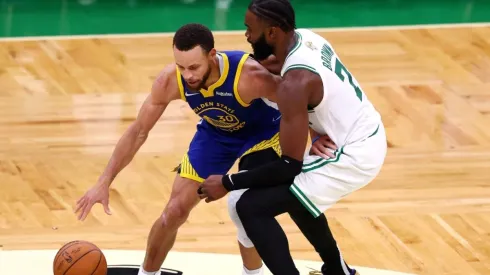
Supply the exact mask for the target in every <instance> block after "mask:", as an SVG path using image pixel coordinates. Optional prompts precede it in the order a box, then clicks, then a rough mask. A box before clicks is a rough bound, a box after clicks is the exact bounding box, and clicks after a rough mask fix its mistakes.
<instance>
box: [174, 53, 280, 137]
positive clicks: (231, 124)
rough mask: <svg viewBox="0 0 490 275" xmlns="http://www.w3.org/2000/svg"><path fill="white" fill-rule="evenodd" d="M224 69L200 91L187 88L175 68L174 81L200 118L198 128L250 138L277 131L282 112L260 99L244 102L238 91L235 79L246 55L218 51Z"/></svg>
mask: <svg viewBox="0 0 490 275" xmlns="http://www.w3.org/2000/svg"><path fill="white" fill-rule="evenodd" d="M218 54H219V55H221V57H222V61H223V68H222V73H221V76H220V78H219V79H218V81H217V82H216V83H214V84H213V85H211V86H209V88H208V89H207V90H206V89H201V90H200V91H199V92H195V91H192V90H190V89H189V88H188V87H187V85H186V82H185V81H184V79H183V77H182V75H181V74H180V72H179V70H178V68H177V81H178V85H179V89H180V93H181V97H182V99H183V100H185V101H187V103H188V104H189V106H190V107H191V108H192V109H193V110H194V112H195V113H196V114H197V115H199V116H200V117H201V118H202V121H201V125H200V127H205V128H209V129H210V130H213V131H217V132H219V133H222V134H223V135H225V136H230V137H233V138H234V137H237V138H242V137H245V138H246V137H249V136H254V135H257V134H259V133H260V132H261V131H267V132H269V133H271V132H278V131H279V122H280V117H281V114H280V112H279V110H277V109H276V108H275V107H271V106H270V105H268V104H267V103H266V102H265V101H264V100H263V99H255V100H254V101H252V102H251V103H250V104H246V103H245V102H243V100H242V99H241V98H240V95H239V94H238V81H239V79H240V74H241V71H242V67H243V64H244V63H245V61H246V60H247V58H248V56H249V54H247V53H245V52H242V51H221V52H218Z"/></svg>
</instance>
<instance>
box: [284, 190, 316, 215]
mask: <svg viewBox="0 0 490 275" xmlns="http://www.w3.org/2000/svg"><path fill="white" fill-rule="evenodd" d="M289 191H291V193H293V195H294V196H295V197H296V198H297V199H298V200H299V202H301V204H302V205H303V206H304V207H305V208H306V210H308V212H310V213H311V215H313V217H315V218H316V217H318V216H320V215H321V214H322V212H321V211H320V210H319V209H318V208H317V207H316V206H315V204H313V202H311V201H310V199H308V197H307V196H306V195H305V194H304V193H303V192H302V191H301V189H299V187H298V186H296V185H295V184H294V183H293V184H292V185H291V186H290V187H289Z"/></svg>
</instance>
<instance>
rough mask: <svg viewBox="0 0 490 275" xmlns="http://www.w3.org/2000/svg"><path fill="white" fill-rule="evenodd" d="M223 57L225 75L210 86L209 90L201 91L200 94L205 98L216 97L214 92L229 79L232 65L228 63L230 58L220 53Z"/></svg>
mask: <svg viewBox="0 0 490 275" xmlns="http://www.w3.org/2000/svg"><path fill="white" fill-rule="evenodd" d="M218 54H220V55H221V56H222V57H223V73H222V74H221V76H220V77H219V79H218V81H216V82H215V83H213V84H211V85H209V87H208V89H207V90H206V89H201V90H200V92H201V94H202V95H203V96H204V97H211V96H213V95H214V90H215V89H216V88H218V87H219V86H221V85H223V83H225V80H226V78H227V77H228V71H229V69H230V63H229V62H228V56H227V55H226V54H225V53H218Z"/></svg>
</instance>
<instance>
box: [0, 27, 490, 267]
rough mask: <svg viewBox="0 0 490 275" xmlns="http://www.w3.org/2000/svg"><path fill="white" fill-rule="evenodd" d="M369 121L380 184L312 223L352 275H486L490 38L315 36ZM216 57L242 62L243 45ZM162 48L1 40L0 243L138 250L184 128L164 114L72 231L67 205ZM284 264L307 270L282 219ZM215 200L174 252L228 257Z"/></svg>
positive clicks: (158, 41)
mask: <svg viewBox="0 0 490 275" xmlns="http://www.w3.org/2000/svg"><path fill="white" fill-rule="evenodd" d="M322 35H324V36H325V37H326V38H327V39H328V40H329V41H330V42H331V43H332V44H333V45H334V47H335V49H336V50H337V52H338V53H339V55H340V57H341V58H342V60H343V62H344V63H345V64H346V66H347V67H348V68H349V70H350V71H351V72H352V73H353V74H354V75H355V76H356V78H357V79H358V81H359V82H360V83H361V85H362V87H363V89H364V91H365V92H366V94H367V95H368V97H369V98H370V100H371V101H372V102H373V103H374V105H375V107H376V108H377V109H378V110H379V111H380V112H381V114H382V116H383V120H384V123H385V126H386V131H387V135H388V140H389V145H390V148H389V151H388V156H387V159H386V164H385V165H384V167H383V169H382V171H381V173H380V175H379V177H378V178H377V179H375V180H374V181H373V182H372V183H371V184H370V185H368V186H367V187H365V188H364V189H362V190H360V191H358V192H357V193H355V194H353V195H351V196H349V197H347V198H345V199H344V200H342V201H341V202H339V203H338V204H337V205H335V206H334V207H333V208H332V209H331V210H329V211H327V215H328V218H329V220H330V225H331V227H332V230H333V231H334V233H335V236H336V237H337V240H338V243H339V246H340V247H341V249H342V251H343V254H344V256H345V258H346V259H347V261H348V262H349V263H351V264H353V265H361V266H368V267H376V268H381V269H391V270H398V271H402V272H413V273H417V274H441V275H443V274H447V275H449V274H481V275H483V274H488V273H490V215H489V214H490V188H489V187H490V127H489V126H490V28H488V27H481V28H444V29H414V30H393V29H390V30H372V31H369V30H363V31H345V32H339V31H336V32H323V33H322ZM216 44H217V45H218V46H219V48H218V49H244V50H249V46H248V44H247V43H246V41H245V39H244V37H243V35H241V34H240V35H218V36H217V37H216ZM168 62H172V51H171V38H169V37H149V38H144V37H141V38H110V39H105V38H97V39H95V38H94V39H73V40H43V41H17V42H5V41H3V42H0V87H1V88H2V89H0V98H1V100H0V179H1V181H0V190H1V192H0V245H1V246H3V249H33V248H58V247H60V246H61V245H62V244H63V243H65V242H68V241H71V240H73V239H86V240H90V241H93V242H95V243H97V244H98V245H99V246H100V247H102V248H131V249H144V248H145V246H146V237H147V234H148V230H149V228H150V227H151V224H152V223H153V221H154V220H155V219H156V217H158V215H159V214H160V212H161V211H162V209H163V207H164V206H165V203H166V201H167V199H168V197H169V194H170V190H171V184H172V181H173V178H174V173H172V172H171V170H172V169H173V168H174V166H175V165H176V164H177V163H178V162H179V161H180V158H181V156H182V154H183V153H184V152H185V151H186V148H187V146H188V143H189V141H190V139H191V138H192V136H193V133H194V131H195V123H196V122H197V116H195V115H194V114H193V113H192V111H191V110H190V109H189V108H188V107H187V105H186V104H185V103H183V102H174V103H172V104H171V105H170V107H169V109H168V111H167V112H166V113H165V114H164V116H163V117H162V118H161V120H160V121H159V122H158V124H157V125H156V127H155V129H154V130H153V131H152V133H151V134H150V137H149V139H148V141H147V143H146V144H145V145H144V146H143V147H142V149H141V151H140V153H138V155H137V156H136V158H135V160H134V161H133V162H132V163H131V164H130V165H129V166H128V167H127V168H126V169H125V170H124V171H123V172H122V173H121V174H120V175H119V176H118V177H117V179H116V181H115V183H114V184H113V188H112V189H111V198H110V205H111V209H112V212H113V215H112V216H107V215H105V214H104V212H103V211H102V207H101V206H100V205H98V206H96V207H95V208H94V209H93V211H92V214H91V215H90V216H89V217H88V219H87V220H86V221H85V222H84V223H81V222H78V221H77V220H76V217H75V215H74V214H73V209H72V207H73V205H74V203H75V200H76V199H77V198H78V197H80V196H81V195H82V194H83V193H84V192H85V191H86V190H87V189H88V188H89V187H90V186H92V185H93V184H94V183H95V181H96V180H97V178H98V176H99V174H100V173H101V172H102V170H103V168H104V166H105V164H106V163H107V160H108V158H109V156H110V154H111V152H112V149H113V148H114V145H115V144H116V142H117V140H118V138H119V137H120V135H121V134H122V133H123V131H124V130H125V129H126V128H127V127H128V125H129V123H130V122H131V121H132V120H134V118H135V116H136V114H137V111H138V109H139V106H140V105H141V103H142V101H143V100H144V98H145V96H146V94H147V92H148V91H149V88H150V86H151V83H152V81H153V79H154V78H155V76H156V75H157V74H158V72H159V71H160V70H161V68H163V66H164V65H165V64H166V63H168ZM280 220H281V224H283V226H284V228H285V231H286V232H287V234H288V237H289V240H290V245H291V250H292V253H293V255H294V256H295V257H296V258H303V259H318V257H317V256H316V254H315V252H314V250H313V249H312V247H311V246H310V245H309V244H308V242H307V241H306V239H305V238H304V237H303V236H302V235H301V234H300V232H299V230H298V229H297V228H296V227H295V225H294V224H293V223H292V222H291V220H290V219H289V218H288V217H287V216H281V217H280ZM235 234H236V232H235V228H234V226H233V224H232V222H231V221H230V219H229V217H228V213H227V209H226V200H221V201H219V202H216V203H212V204H205V203H202V204H200V205H199V206H198V207H197V208H196V209H195V210H194V211H193V212H192V214H191V216H190V217H189V220H188V221H187V223H186V224H185V225H184V226H183V227H182V229H181V230H180V232H179V236H178V239H177V243H176V245H175V250H180V251H197V252H218V253H238V249H237V245H236V238H235Z"/></svg>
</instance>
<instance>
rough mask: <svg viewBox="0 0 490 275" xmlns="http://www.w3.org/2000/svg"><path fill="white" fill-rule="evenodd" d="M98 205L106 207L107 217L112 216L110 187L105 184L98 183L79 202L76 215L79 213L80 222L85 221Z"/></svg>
mask: <svg viewBox="0 0 490 275" xmlns="http://www.w3.org/2000/svg"><path fill="white" fill-rule="evenodd" d="M96 203H101V204H102V206H104V211H105V213H106V214H107V215H112V213H111V210H110V209H109V185H108V184H105V183H97V184H96V185H95V186H93V187H92V188H90V189H89V190H88V191H87V192H86V193H85V195H83V197H81V198H80V199H79V200H78V201H77V206H76V208H75V213H78V212H80V213H79V214H78V220H80V221H83V220H85V218H86V217H87V215H88V213H89V212H90V209H92V206H94V204H96Z"/></svg>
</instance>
